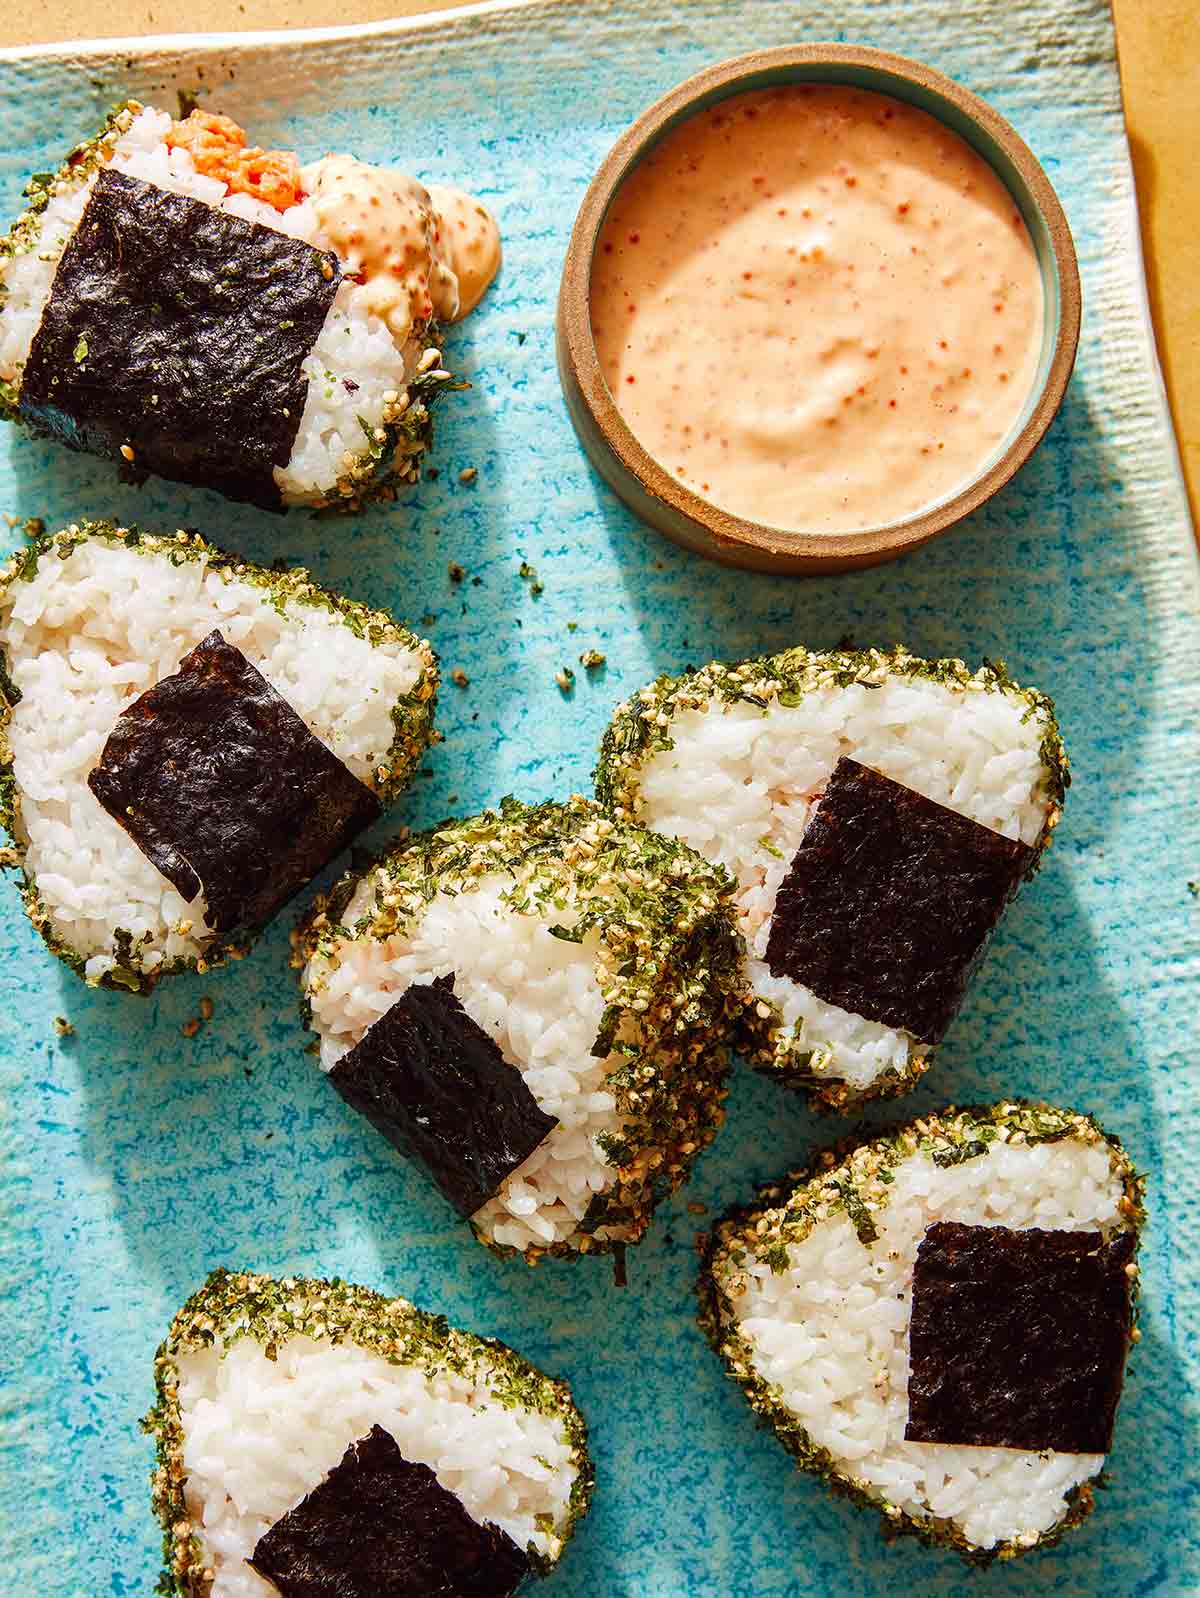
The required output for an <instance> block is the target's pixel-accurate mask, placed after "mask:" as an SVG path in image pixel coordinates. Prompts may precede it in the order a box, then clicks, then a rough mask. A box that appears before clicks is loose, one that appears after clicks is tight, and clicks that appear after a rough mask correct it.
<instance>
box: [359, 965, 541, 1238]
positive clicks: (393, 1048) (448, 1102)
mask: <svg viewBox="0 0 1200 1598" xmlns="http://www.w3.org/2000/svg"><path fill="white" fill-rule="evenodd" d="M329 1078H330V1081H331V1082H332V1083H333V1085H334V1087H335V1088H336V1089H337V1090H338V1092H339V1093H340V1094H341V1096H342V1097H343V1098H344V1099H345V1101H346V1103H347V1104H350V1105H352V1106H353V1107H354V1108H355V1109H356V1110H358V1111H359V1112H360V1113H361V1114H363V1115H365V1116H366V1117H367V1119H368V1120H369V1121H370V1122H371V1123H372V1125H373V1126H375V1127H376V1128H377V1129H378V1130H379V1131H380V1132H382V1133H383V1135H384V1137H386V1138H387V1139H388V1141H389V1142H390V1143H392V1144H393V1145H394V1146H395V1147H396V1148H397V1149H399V1150H400V1152H401V1153H402V1154H404V1155H406V1156H407V1157H408V1158H409V1159H411V1160H415V1161H416V1163H417V1164H418V1165H421V1166H423V1167H424V1169H425V1170H426V1171H427V1172H428V1174H429V1175H430V1176H431V1177H432V1178H433V1180H434V1181H435V1182H436V1183H437V1185H438V1187H439V1188H441V1190H442V1192H443V1193H444V1194H445V1196H446V1198H448V1199H449V1201H450V1203H451V1204H453V1205H454V1208H455V1209H456V1210H457V1211H458V1213H459V1214H460V1215H463V1216H469V1215H473V1214H474V1213H475V1211H476V1210H477V1209H478V1208H479V1207H480V1205H482V1204H486V1203H487V1201H488V1199H490V1198H492V1197H493V1196H494V1194H495V1193H496V1192H497V1191H498V1190H499V1188H500V1185H501V1183H502V1182H503V1181H504V1179H505V1177H507V1176H509V1175H510V1174H511V1173H512V1172H513V1171H515V1170H516V1168H517V1166H518V1165H521V1164H522V1163H523V1162H524V1161H525V1160H527V1159H528V1158H529V1156H530V1155H531V1154H532V1153H533V1151H534V1149H535V1148H537V1146H538V1144H539V1143H540V1142H541V1141H542V1140H543V1138H545V1137H546V1135H547V1133H549V1132H550V1131H551V1130H552V1129H553V1128H554V1127H555V1126H557V1125H558V1122H557V1120H556V1119H555V1118H554V1116H552V1115H547V1114H546V1113H545V1111H544V1110H542V1109H540V1108H539V1106H538V1103H537V1100H536V1099H535V1098H534V1096H533V1094H532V1093H531V1092H530V1091H529V1089H528V1087H527V1086H526V1085H525V1079H524V1077H522V1075H521V1073H520V1072H519V1071H518V1070H517V1069H516V1068H515V1067H514V1066H511V1065H509V1063H508V1061H507V1060H506V1059H505V1058H504V1056H503V1055H502V1054H501V1052H500V1050H499V1049H498V1048H497V1047H496V1044H495V1041H494V1040H493V1039H492V1038H490V1037H489V1036H488V1035H487V1033H486V1032H485V1031H484V1030H483V1028H482V1027H481V1026H478V1025H477V1024H476V1023H475V1022H474V1021H473V1020H472V1019H471V1017H470V1016H469V1015H468V1014H467V1012H466V1011H465V1010H464V1009H463V1007H462V1005H461V1004H460V1003H459V1001H458V999H457V997H456V996H455V993H454V978H453V976H446V977H438V978H437V979H436V980H435V981H433V982H429V983H416V984H414V985H413V986H412V987H410V988H408V989H407V990H406V991H405V992H404V993H402V994H401V996H400V997H399V998H398V999H397V1000H396V1002H395V1004H393V1005H392V1007H391V1009H390V1010H388V1011H386V1012H385V1013H384V1014H383V1015H381V1016H380V1018H379V1020H378V1021H376V1022H375V1023H374V1025H372V1026H370V1027H368V1028H367V1030H366V1032H365V1033H364V1034H363V1036H362V1038H361V1039H360V1040H359V1041H358V1043H357V1044H355V1046H354V1048H352V1049H351V1050H350V1052H349V1053H348V1054H346V1055H344V1056H343V1057H342V1059H340V1060H339V1061H338V1063H337V1065H335V1066H334V1068H333V1070H332V1071H331V1072H330V1073H329Z"/></svg>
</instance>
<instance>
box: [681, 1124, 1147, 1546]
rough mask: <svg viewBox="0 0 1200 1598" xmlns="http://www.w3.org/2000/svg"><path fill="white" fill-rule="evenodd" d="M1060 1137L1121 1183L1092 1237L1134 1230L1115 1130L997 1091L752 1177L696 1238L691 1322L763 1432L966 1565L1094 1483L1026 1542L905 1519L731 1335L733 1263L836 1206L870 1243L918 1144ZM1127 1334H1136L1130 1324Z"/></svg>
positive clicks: (978, 1154) (1083, 1512) (1139, 1212)
mask: <svg viewBox="0 0 1200 1598" xmlns="http://www.w3.org/2000/svg"><path fill="white" fill-rule="evenodd" d="M1067 1138H1069V1139H1074V1140H1076V1141H1078V1142H1081V1143H1084V1144H1087V1145H1092V1146H1099V1147H1103V1148H1105V1149H1106V1151H1107V1154H1108V1158H1109V1163H1110V1168H1111V1170H1112V1172H1113V1174H1114V1175H1115V1176H1116V1177H1117V1178H1118V1180H1119V1181H1120V1184H1121V1188H1122V1197H1121V1199H1120V1201H1119V1204H1118V1213H1119V1220H1118V1221H1117V1222H1116V1223H1114V1225H1113V1226H1112V1227H1111V1228H1109V1229H1108V1230H1107V1231H1105V1232H1096V1233H1093V1234H1092V1235H1093V1237H1094V1238H1096V1239H1097V1240H1102V1241H1105V1242H1110V1241H1113V1240H1114V1239H1116V1240H1119V1239H1120V1238H1121V1237H1122V1236H1126V1235H1128V1236H1132V1237H1133V1238H1134V1239H1135V1240H1136V1238H1137V1237H1138V1234H1139V1233H1140V1231H1141V1228H1142V1226H1143V1224H1144V1222H1145V1218H1146V1211H1145V1205H1144V1202H1143V1198H1144V1192H1145V1180H1144V1178H1143V1177H1141V1176H1139V1175H1138V1173H1137V1172H1136V1171H1135V1169H1134V1167H1133V1165H1132V1163H1131V1162H1130V1160H1129V1157H1128V1155H1127V1154H1126V1153H1125V1151H1124V1149H1123V1148H1122V1147H1121V1144H1120V1141H1119V1140H1118V1139H1117V1138H1115V1137H1113V1136H1111V1135H1110V1134H1109V1133H1106V1132H1105V1131H1103V1129H1102V1128H1101V1127H1100V1126H1099V1125H1098V1124H1097V1123H1096V1121H1094V1120H1093V1119H1092V1118H1091V1117H1090V1116H1087V1115H1082V1114H1078V1113H1075V1112H1073V1111H1070V1110H1063V1109H1058V1108H1056V1107H1055V1106H1053V1105H1049V1104H1042V1103H1032V1102H1024V1101H1019V1100H1008V1101H1005V1102H1002V1103H999V1104H992V1105H985V1106H981V1107H978V1108H971V1109H963V1110H956V1109H953V1108H952V1109H948V1110H946V1111H945V1112H944V1113H942V1114H940V1115H926V1116H924V1117H922V1118H921V1119H920V1120H918V1121H914V1122H913V1123H911V1124H910V1125H908V1126H901V1127H898V1128H895V1129H894V1130H891V1131H888V1132H885V1133H884V1134H883V1135H881V1136H877V1137H875V1138H874V1139H872V1140H871V1141H870V1142H866V1143H857V1144H855V1143H850V1142H842V1143H841V1144H838V1145H837V1146H835V1147H834V1148H832V1149H828V1150H826V1151H825V1152H824V1153H822V1154H819V1155H818V1156H816V1157H815V1158H814V1160H813V1162H812V1164H811V1165H810V1166H809V1167H807V1168H806V1169H804V1170H799V1171H791V1172H788V1173H787V1175H786V1176H784V1177H783V1178H782V1179H780V1180H779V1181H777V1182H771V1183H769V1184H767V1185H766V1186H764V1187H763V1188H761V1189H760V1190H759V1193H758V1195H757V1198H756V1200H755V1202H754V1203H753V1204H751V1205H749V1206H747V1207H745V1208H740V1207H739V1208H736V1209H732V1210H730V1211H729V1212H728V1214H726V1215H725V1216H724V1217H722V1219H721V1220H719V1221H718V1222H717V1224H716V1225H715V1227H714V1228H713V1230H712V1232H711V1233H710V1234H709V1236H708V1238H707V1239H706V1241H705V1243H704V1246H703V1249H702V1264H701V1270H700V1276H699V1280H698V1283H697V1288H698V1294H699V1302H700V1313H699V1321H700V1326H701V1329H702V1330H703V1332H704V1334H705V1335H706V1337H707V1338H708V1340H709V1342H710V1344H711V1345H712V1348H713V1350H714V1352H715V1353H716V1354H717V1355H718V1357H719V1358H720V1359H721V1361H722V1363H723V1364H724V1366H725V1369H726V1374H727V1375H729V1376H730V1377H732V1378H733V1380H734V1381H736V1382H737V1384H738V1386H739V1387H740V1388H741V1389H742V1392H743V1393H744V1394H745V1396H746V1398H747V1399H748V1400H749V1403H750V1407H751V1408H752V1409H753V1410H754V1412H755V1414H756V1416H757V1417H758V1420H759V1423H760V1424H761V1425H764V1426H767V1427H769V1428H770V1430H771V1431H773V1432H774V1434H775V1436H776V1437H777V1438H778V1439H779V1441H780V1442H781V1443H782V1444H783V1446H784V1448H786V1449H787V1451H788V1453H789V1454H791V1456H792V1458H793V1460H794V1461H795V1463H796V1465H797V1466H798V1467H799V1468H800V1469H802V1470H806V1471H811V1472H813V1473H814V1474H815V1475H817V1476H819V1477H820V1478H821V1480H822V1482H823V1483H824V1485H825V1486H826V1487H827V1488H828V1489H829V1490H830V1491H831V1492H834V1493H837V1494H840V1495H842V1496H845V1497H848V1498H850V1499H852V1500H853V1501H854V1502H855V1503H856V1504H858V1505H859V1506H860V1507H861V1508H865V1509H872V1510H875V1511H877V1512H878V1513H880V1514H881V1515H882V1516H883V1520H884V1526H883V1530H884V1535H885V1536H887V1537H892V1536H894V1535H896V1534H897V1533H911V1534H912V1535H914V1536H916V1537H919V1538H920V1539H921V1540H922V1541H923V1542H926V1543H928V1544H931V1545H933V1546H944V1547H950V1548H953V1549H955V1550H956V1551H957V1552H958V1553H960V1554H961V1555H962V1556H963V1558H965V1559H967V1560H968V1561H969V1562H971V1563H973V1564H980V1565H987V1564H990V1563H991V1562H992V1560H993V1559H1011V1558H1013V1557H1015V1556H1016V1555H1018V1554H1023V1553H1026V1552H1028V1551H1029V1550H1030V1549H1031V1548H1033V1547H1041V1548H1045V1547H1051V1546H1053V1545H1054V1544H1055V1543H1057V1542H1058V1541H1059V1540H1060V1538H1061V1537H1062V1536H1063V1535H1064V1534H1065V1533H1066V1532H1067V1531H1069V1530H1070V1529H1071V1528H1072V1527H1074V1526H1077V1525H1079V1523H1080V1522H1081V1521H1083V1520H1085V1519H1086V1518H1087V1516H1088V1515H1089V1514H1090V1513H1091V1511H1092V1509H1093V1507H1094V1487H1093V1484H1092V1483H1090V1482H1085V1483H1083V1484H1082V1485H1081V1486H1079V1487H1077V1488H1075V1489H1072V1491H1071V1493H1070V1494H1069V1503H1070V1508H1069V1510H1068V1513H1067V1514H1066V1516H1065V1517H1064V1518H1063V1519H1062V1520H1060V1521H1059V1522H1058V1524H1057V1525H1055V1526H1053V1527H1052V1528H1051V1529H1050V1530H1049V1531H1048V1532H1045V1533H1043V1534H1042V1535H1041V1536H1040V1537H1038V1538H1037V1540H1036V1541H1035V1542H1021V1543H1011V1542H1010V1543H1000V1544H999V1545H997V1546H996V1547H995V1548H992V1549H990V1550H987V1551H984V1550H982V1549H979V1548H976V1547H974V1546H973V1545H972V1544H969V1543H968V1542H967V1541H966V1540H965V1538H964V1537H963V1535H962V1533H961V1532H960V1531H959V1530H958V1528H957V1527H956V1526H955V1525H954V1524H953V1523H952V1522H947V1521H939V1520H934V1519H931V1518H914V1517H913V1516H911V1515H909V1514H908V1513H906V1512H905V1511H904V1510H903V1509H901V1507H900V1506H899V1505H898V1504H895V1503H892V1502H890V1501H888V1500H887V1499H881V1498H880V1497H878V1496H876V1495H873V1494H871V1493H868V1492H866V1491H865V1490H864V1489H863V1488H862V1487H861V1486H860V1485H858V1484H857V1483H856V1482H854V1481H852V1480H848V1479H847V1477H846V1476H845V1475H844V1474H843V1468H842V1467H841V1466H839V1464H838V1463H837V1462H836V1461H835V1460H834V1459H833V1457H832V1456H831V1454H830V1453H829V1451H828V1450H827V1449H826V1448H824V1447H822V1446H821V1445H820V1444H819V1443H816V1442H814V1441H813V1439H812V1438H811V1437H810V1436H809V1434H808V1432H807V1431H806V1430H805V1428H804V1426H803V1425H802V1424H801V1422H800V1421H799V1420H798V1418H797V1417H796V1416H795V1415H794V1414H793V1413H792V1412H791V1411H790V1410H789V1409H788V1408H787V1406H786V1405H785V1404H784V1403H783V1401H782V1396H781V1393H780V1390H779V1388H778V1387H776V1386H774V1385H772V1384H771V1383H769V1382H767V1381H765V1380H764V1379H763V1377H762V1376H761V1375H760V1374H759V1372H758V1371H757V1370H756V1369H755V1367H754V1363H753V1350H752V1348H751V1346H750V1344H749V1343H748V1342H747V1341H746V1339H745V1338H744V1337H743V1336H742V1335H741V1333H740V1331H739V1328H738V1323H737V1318H736V1315H735V1313H734V1304H735V1302H736V1300H737V1299H738V1298H739V1297H740V1296H741V1295H742V1293H744V1292H745V1290H746V1278H745V1277H744V1276H743V1275H740V1274H739V1273H740V1269H741V1267H743V1266H744V1265H745V1264H746V1262H747V1261H748V1260H751V1259H753V1260H757V1261H762V1262H764V1263H766V1264H767V1265H768V1266H769V1267H770V1269H771V1270H772V1271H773V1272H775V1271H782V1270H785V1269H786V1268H787V1260H788V1256H787V1247H788V1245H789V1244H792V1243H799V1242H802V1241H803V1240H804V1239H805V1238H806V1237H807V1236H808V1235H809V1233H810V1232H811V1231H812V1230H813V1228H814V1227H815V1226H816V1225H818V1224H819V1223H821V1222H824V1221H828V1220H829V1219H830V1218H831V1217H833V1216H835V1215H837V1214H839V1213H840V1212H844V1213H845V1215H846V1216H847V1217H848V1219H849V1220H850V1222H851V1224H852V1225H853V1227H854V1230H855V1232H856V1233H857V1234H858V1237H859V1239H860V1241H861V1242H862V1243H863V1244H864V1245H867V1246H869V1245H870V1244H871V1243H872V1242H873V1241H874V1240H875V1239H876V1237H877V1235H878V1231H877V1227H876V1224H875V1217H876V1216H878V1215H879V1214H881V1212H883V1211H884V1210H885V1209H886V1208H887V1205H888V1203H889V1200H890V1197H891V1189H892V1184H893V1182H894V1180H895V1173H896V1170H897V1169H898V1167H899V1166H900V1165H901V1164H902V1163H903V1162H904V1161H906V1160H908V1159H911V1158H912V1157H913V1156H914V1155H916V1154H918V1153H921V1154H927V1155H928V1156H929V1157H930V1159H932V1161H933V1163H934V1164H935V1165H937V1166H942V1167H948V1166H955V1165H959V1164H961V1163H962V1162H964V1161H966V1160H975V1159H981V1158H985V1157H986V1156H987V1154H988V1151H989V1149H991V1148H992V1146H993V1145H994V1144H996V1143H997V1142H1007V1143H1011V1144H1014V1145H1021V1144H1026V1145H1031V1146H1032V1145H1037V1144H1044V1143H1056V1142H1058V1141H1059V1140H1061V1139H1067ZM1124 1270H1125V1272H1126V1274H1127V1276H1128V1278H1129V1283H1130V1315H1131V1321H1132V1316H1133V1310H1134V1308H1135V1306H1136V1298H1137V1291H1138V1285H1139V1280H1138V1275H1137V1267H1136V1265H1133V1264H1126V1265H1125V1266H1124ZM1129 1335H1130V1338H1131V1340H1132V1341H1136V1340H1137V1337H1138V1332H1137V1330H1136V1328H1135V1327H1134V1328H1132V1329H1131V1330H1130V1334H1129Z"/></svg>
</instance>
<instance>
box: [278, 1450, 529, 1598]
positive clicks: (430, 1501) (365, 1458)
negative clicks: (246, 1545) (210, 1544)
mask: <svg viewBox="0 0 1200 1598" xmlns="http://www.w3.org/2000/svg"><path fill="white" fill-rule="evenodd" d="M247 1563H248V1564H249V1565H250V1566H251V1567H252V1568H253V1569H254V1570H257V1571H258V1573H259V1575H261V1576H265V1577H266V1579H267V1580H268V1581H271V1582H274V1584H275V1586H276V1587H278V1589H279V1591H280V1592H281V1593H282V1594H283V1598H508V1595H509V1594H510V1593H512V1592H513V1591H514V1590H515V1588H516V1586H517V1584H518V1583H519V1582H520V1581H521V1579H522V1577H524V1576H525V1575H526V1574H527V1573H528V1571H529V1560H528V1558H527V1556H526V1555H525V1553H524V1552H523V1551H522V1550H521V1549H520V1548H518V1547H517V1545H516V1543H515V1542H514V1541H513V1540H512V1538H511V1537H510V1536H509V1535H508V1533H507V1532H506V1531H504V1530H503V1529H502V1528H501V1527H499V1526H495V1525H492V1524H491V1523H490V1522H485V1523H484V1524H483V1525H480V1524H479V1523H478V1522H477V1521H475V1520H473V1519H472V1518H471V1516H470V1515H469V1514H468V1513H467V1511H466V1510H465V1509H464V1508H463V1506H462V1504H461V1503H460V1502H459V1500H458V1499H457V1498H456V1497H455V1496H454V1494H453V1493H451V1492H447V1490H446V1489H445V1488H444V1487H443V1486H442V1485H441V1483H440V1482H439V1481H438V1479H437V1477H436V1476H435V1475H434V1473H433V1471H431V1470H430V1469H429V1467H428V1466H427V1465H414V1464H412V1463H411V1462H410V1461H409V1460H407V1459H405V1458H404V1456H403V1454H401V1452H400V1449H399V1448H398V1447H397V1445H396V1440H395V1438H393V1437H392V1436H391V1434H390V1433H389V1432H386V1431H384V1429H383V1427H382V1426H372V1428H371V1430H370V1432H369V1433H368V1435H367V1436H366V1437H363V1438H360V1439H359V1441H358V1442H355V1443H351V1445H350V1447H349V1448H348V1449H347V1450H346V1452H345V1454H344V1455H343V1456H342V1459H341V1462H340V1464H337V1465H335V1466H334V1468H333V1469H332V1470H331V1471H330V1473H329V1475H328V1476H327V1477H326V1478H325V1480H324V1481H323V1482H322V1483H321V1484H320V1486H318V1487H315V1488H314V1489H313V1490H312V1492H311V1493H309V1494H308V1496H307V1497H306V1498H303V1499H301V1501H300V1502H299V1503H298V1504H297V1505H296V1507H295V1508H294V1509H289V1510H288V1512H287V1514H286V1515H284V1516H283V1518H282V1519H281V1520H277V1521H276V1522H275V1524H274V1525H273V1526H272V1527H271V1528H270V1530H269V1531H267V1532H265V1533H264V1534H263V1536H261V1537H260V1538H259V1540H258V1543H257V1545H256V1546H255V1549H254V1553H253V1556H252V1557H251V1558H250V1559H249V1560H248V1561H247Z"/></svg>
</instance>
